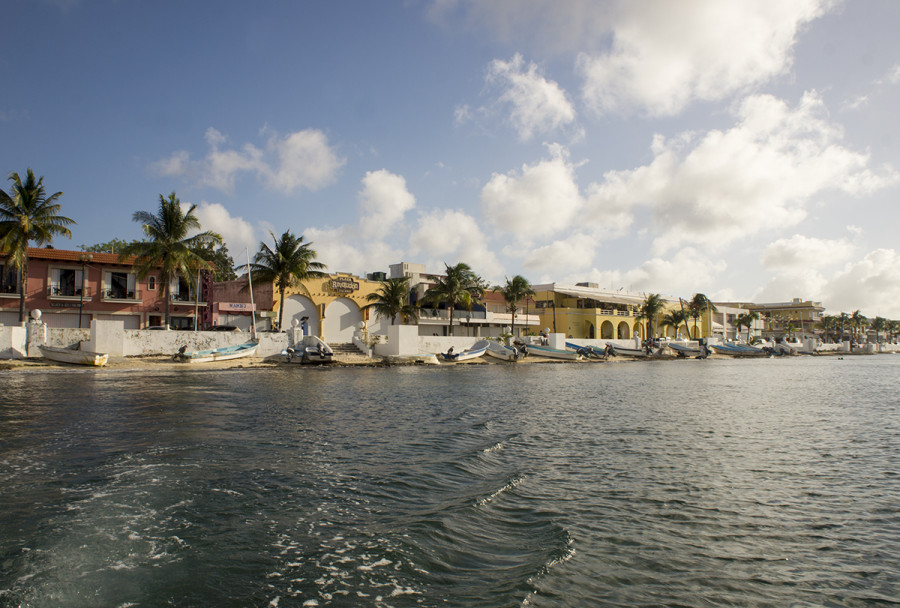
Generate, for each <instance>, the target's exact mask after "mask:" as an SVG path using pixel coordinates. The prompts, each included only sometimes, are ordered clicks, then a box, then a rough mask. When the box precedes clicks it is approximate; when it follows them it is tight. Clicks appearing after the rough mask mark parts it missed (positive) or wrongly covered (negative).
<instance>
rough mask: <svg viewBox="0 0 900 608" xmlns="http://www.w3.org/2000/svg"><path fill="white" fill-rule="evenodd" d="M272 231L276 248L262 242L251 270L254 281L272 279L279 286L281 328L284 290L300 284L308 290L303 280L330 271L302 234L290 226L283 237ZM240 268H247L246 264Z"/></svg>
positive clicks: (304, 289)
mask: <svg viewBox="0 0 900 608" xmlns="http://www.w3.org/2000/svg"><path fill="white" fill-rule="evenodd" d="M269 234H270V235H271V236H272V240H273V241H275V248H274V249H272V248H270V247H269V246H268V245H266V244H265V243H260V244H259V251H258V252H257V253H256V255H254V256H253V262H252V263H251V264H250V265H249V266H250V267H249V270H250V277H251V279H253V280H254V281H260V282H265V283H270V282H271V283H272V284H273V285H274V286H275V288H276V289H278V295H279V296H280V298H281V301H280V303H279V305H278V327H279V328H281V327H283V326H282V321H283V320H284V292H285V291H286V290H287V288H288V287H299V288H300V289H301V290H302V291H303V292H304V293H307V294H308V293H309V290H308V289H306V286H305V285H303V281H305V280H307V279H322V278H325V277H326V276H328V275H326V274H325V273H324V272H323V271H324V270H325V269H326V268H325V264H323V263H322V262H318V261H316V255H317V254H316V252H315V251H314V250H313V249H312V248H311V247H312V243H304V242H303V237H302V236H299V237H298V236H294V235H293V234H292V233H291V231H290V230H286V231H285V232H284V234H282V235H281V237H280V238H278V237H276V236H275V234H274V233H273V232H269ZM241 268H247V265H246V264H245V265H244V266H242V267H241Z"/></svg>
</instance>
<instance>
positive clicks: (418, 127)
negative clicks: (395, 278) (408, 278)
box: [0, 0, 900, 319]
mask: <svg viewBox="0 0 900 608" xmlns="http://www.w3.org/2000/svg"><path fill="white" fill-rule="evenodd" d="M4 21H5V23H6V27H5V28H4V31H3V34H2V36H0V73H3V74H4V76H5V78H4V79H3V86H2V88H3V92H4V93H3V95H0V171H3V172H4V174H6V175H8V174H9V173H10V172H13V171H15V172H18V173H20V174H23V175H24V173H25V171H26V169H28V168H32V169H33V170H34V172H35V173H36V174H37V175H39V176H44V185H45V187H46V188H47V190H48V192H49V193H52V192H57V191H62V192H63V196H62V197H61V199H60V200H61V203H62V211H63V214H64V215H67V216H69V217H71V218H73V219H75V220H76V221H77V225H75V226H73V228H72V240H71V241H69V240H68V239H64V238H62V239H60V238H57V239H56V240H55V241H54V243H53V244H54V246H55V247H57V248H66V249H77V248H78V246H79V245H92V244H96V243H101V242H106V241H109V240H112V239H113V238H119V239H125V240H131V239H135V238H140V237H141V236H142V235H141V231H140V226H139V225H138V224H137V223H135V222H134V221H133V220H132V216H133V214H134V212H136V211H142V210H146V211H151V212H155V211H156V210H157V208H158V205H159V197H160V195H165V196H168V194H169V193H171V192H175V193H176V195H177V196H178V198H179V199H180V200H181V201H182V203H185V204H187V203H191V204H195V205H197V208H196V211H195V213H196V215H197V216H198V217H199V219H200V221H201V223H202V226H203V229H207V230H214V231H216V232H218V233H220V234H221V235H222V236H223V237H224V239H225V242H226V244H227V246H228V249H229V252H230V253H231V255H232V256H233V257H234V259H235V260H236V261H237V262H238V263H242V262H244V261H245V260H246V256H247V254H248V253H249V255H250V256H252V255H253V254H254V253H255V252H256V251H257V250H258V249H259V244H260V242H267V243H270V244H271V243H272V240H273V234H274V235H276V236H279V235H281V234H282V233H283V232H285V231H286V230H290V231H291V232H293V233H294V234H297V235H302V236H303V237H304V240H305V241H306V242H311V243H312V248H313V249H314V250H315V251H316V252H317V255H318V260H319V261H321V262H323V263H324V264H325V265H326V266H327V268H328V270H329V271H331V272H350V273H354V274H357V275H364V274H365V273H369V272H374V271H387V270H388V266H389V265H390V264H393V263H398V262H401V261H405V262H413V263H421V264H425V265H426V267H427V269H428V271H429V272H434V273H440V272H442V271H443V268H444V264H450V265H453V264H456V263H458V262H465V263H467V264H469V265H470V266H471V267H472V268H473V269H474V270H475V272H477V273H478V274H479V275H480V276H482V277H483V278H485V279H486V280H487V281H488V282H489V283H491V284H498V283H503V281H504V279H505V278H506V277H512V276H514V275H517V274H520V275H522V276H524V277H525V278H527V279H528V280H529V281H531V282H532V283H534V284H539V283H547V282H557V283H575V282H585V281H587V282H592V283H597V284H598V285H599V286H600V287H601V288H606V289H611V290H620V289H621V290H625V291H631V292H637V293H661V294H663V295H667V296H668V295H674V296H682V297H690V296H691V295H692V294H694V293H697V292H701V293H705V294H706V295H708V296H709V297H710V298H711V299H713V300H714V301H755V302H783V301H788V300H791V299H793V298H803V299H804V300H808V299H813V300H816V301H821V302H822V303H823V304H824V306H825V307H826V309H827V312H828V313H830V314H836V313H838V312H841V311H845V312H853V311H854V310H856V309H860V310H861V311H862V313H863V314H865V315H867V316H869V317H870V318H871V317H875V316H876V315H880V316H884V317H888V318H893V319H900V237H898V234H900V232H898V227H900V210H898V206H897V204H896V203H897V200H898V195H900V121H898V108H900V37H898V36H897V34H896V33H897V31H898V28H900V2H897V1H896V0H854V1H852V2H850V1H846V2H841V1H838V0H747V1H740V0H735V1H731V2H722V1H720V0H679V1H678V2H671V1H668V0H659V1H650V0H396V1H390V0H386V1H384V2H372V1H370V0H360V1H351V0H347V1H338V2H314V1H305V2H295V1H289V0H283V1H281V0H272V1H270V2H265V3H250V2H244V1H236V0H210V1H204V0H197V1H192V2H184V1H169V0H6V2H5V8H4ZM6 185H7V186H8V185H9V184H8V183H7V184H6Z"/></svg>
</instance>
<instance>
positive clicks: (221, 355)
mask: <svg viewBox="0 0 900 608" xmlns="http://www.w3.org/2000/svg"><path fill="white" fill-rule="evenodd" d="M258 348H259V343H258V342H245V343H244V344H238V345H236V346H223V347H222V348H214V349H211V350H199V351H194V352H190V353H178V354H176V355H175V356H174V357H173V358H174V359H176V360H177V361H182V362H184V363H212V362H214V361H231V360H233V359H243V358H244V357H252V356H253V355H255V354H256V351H257V349H258Z"/></svg>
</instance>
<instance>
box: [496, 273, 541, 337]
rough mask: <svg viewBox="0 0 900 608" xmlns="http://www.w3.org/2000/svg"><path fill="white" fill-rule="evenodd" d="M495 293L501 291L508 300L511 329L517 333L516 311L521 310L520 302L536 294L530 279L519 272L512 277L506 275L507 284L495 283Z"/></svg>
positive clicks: (513, 332)
mask: <svg viewBox="0 0 900 608" xmlns="http://www.w3.org/2000/svg"><path fill="white" fill-rule="evenodd" d="M491 291H493V292H494V293H499V294H500V295H502V296H503V299H504V300H506V311H507V312H509V313H510V314H512V325H511V331H512V334H513V335H516V313H517V312H518V311H519V302H521V301H522V300H524V299H525V298H527V297H529V296H533V295H534V289H532V288H531V283H529V282H528V279H526V278H525V277H523V276H522V275H520V274H517V275H516V276H514V277H513V278H512V279H510V278H509V277H506V285H503V286H500V285H495V286H494V287H492V288H491Z"/></svg>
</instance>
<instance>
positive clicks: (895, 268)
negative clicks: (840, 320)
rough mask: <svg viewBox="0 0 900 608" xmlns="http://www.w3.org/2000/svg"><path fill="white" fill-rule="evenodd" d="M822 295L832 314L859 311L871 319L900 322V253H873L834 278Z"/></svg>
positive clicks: (886, 251)
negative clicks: (879, 318) (883, 318)
mask: <svg viewBox="0 0 900 608" xmlns="http://www.w3.org/2000/svg"><path fill="white" fill-rule="evenodd" d="M821 295H822V299H823V301H824V304H825V306H826V307H827V309H828V311H829V313H834V312H839V311H846V312H852V311H854V310H856V309H859V310H861V311H862V312H863V314H865V315H866V316H868V317H870V318H874V317H875V316H876V315H877V316H882V317H887V318H889V319H900V253H898V252H897V250H895V249H876V250H875V251H872V252H870V253H869V254H868V255H866V256H865V257H864V258H863V259H861V260H860V261H858V262H855V263H852V264H848V265H847V266H846V267H845V268H844V269H843V270H842V271H841V272H840V273H838V274H836V275H834V276H833V277H831V278H830V279H829V280H828V282H827V284H826V285H825V287H824V288H823V292H822V294H821Z"/></svg>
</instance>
